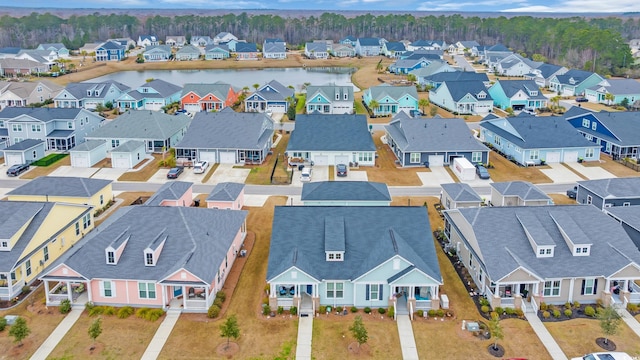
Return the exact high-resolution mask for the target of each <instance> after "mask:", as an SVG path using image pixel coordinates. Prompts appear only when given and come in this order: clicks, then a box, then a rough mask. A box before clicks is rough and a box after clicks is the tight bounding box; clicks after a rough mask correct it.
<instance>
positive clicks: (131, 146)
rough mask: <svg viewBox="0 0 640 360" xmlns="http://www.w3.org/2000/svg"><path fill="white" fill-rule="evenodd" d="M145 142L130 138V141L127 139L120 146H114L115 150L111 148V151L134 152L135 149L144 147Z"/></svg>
mask: <svg viewBox="0 0 640 360" xmlns="http://www.w3.org/2000/svg"><path fill="white" fill-rule="evenodd" d="M144 146H145V145H144V142H143V141H138V140H129V141H125V142H123V143H122V144H120V145H119V146H118V147H116V148H114V149H113V150H111V153H114V152H116V153H128V152H132V151H134V150H138V149H139V148H141V147H144Z"/></svg>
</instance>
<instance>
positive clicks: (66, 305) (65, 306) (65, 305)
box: [58, 299, 71, 314]
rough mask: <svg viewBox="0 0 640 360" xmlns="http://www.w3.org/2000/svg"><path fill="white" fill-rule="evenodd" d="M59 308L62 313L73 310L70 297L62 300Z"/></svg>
mask: <svg viewBox="0 0 640 360" xmlns="http://www.w3.org/2000/svg"><path fill="white" fill-rule="evenodd" d="M58 310H60V314H68V313H69V311H71V301H69V299H64V300H62V301H60V307H59V308H58Z"/></svg>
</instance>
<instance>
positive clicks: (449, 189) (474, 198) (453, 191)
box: [440, 183, 482, 202]
mask: <svg viewBox="0 0 640 360" xmlns="http://www.w3.org/2000/svg"><path fill="white" fill-rule="evenodd" d="M440 186H442V190H444V192H446V193H447V194H449V197H451V199H452V200H453V201H455V202H482V198H481V197H480V195H478V193H477V192H475V190H473V188H472V187H471V186H470V185H469V184H467V183H451V184H441V185H440Z"/></svg>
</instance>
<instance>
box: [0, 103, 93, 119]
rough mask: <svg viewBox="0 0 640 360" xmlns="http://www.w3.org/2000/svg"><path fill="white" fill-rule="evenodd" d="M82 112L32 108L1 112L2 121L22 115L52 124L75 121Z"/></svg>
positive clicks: (18, 108) (75, 109) (8, 109)
mask: <svg viewBox="0 0 640 360" xmlns="http://www.w3.org/2000/svg"><path fill="white" fill-rule="evenodd" d="M81 111H82V109H81V108H73V109H72V108H49V107H43V108H31V107H12V106H9V107H5V108H4V110H2V111H0V119H13V118H16V117H18V116H21V115H28V116H30V117H32V118H34V119H37V120H40V121H43V122H50V121H54V120H65V121H69V120H73V119H75V118H76V116H78V114H79V113H80V112H81Z"/></svg>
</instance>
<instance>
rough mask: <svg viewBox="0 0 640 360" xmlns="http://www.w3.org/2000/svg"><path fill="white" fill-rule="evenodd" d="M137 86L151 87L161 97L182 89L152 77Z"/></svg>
mask: <svg viewBox="0 0 640 360" xmlns="http://www.w3.org/2000/svg"><path fill="white" fill-rule="evenodd" d="M188 46H191V45H188ZM183 49H184V48H183ZM139 88H152V89H153V90H155V91H157V92H158V94H160V96H162V97H169V96H171V95H173V94H175V93H179V92H180V91H181V90H182V87H181V86H178V85H175V84H172V83H169V82H166V81H164V80H161V79H153V80H151V81H149V82H147V83H144V84H143V85H140V86H139ZM143 95H144V96H147V95H153V94H149V93H144V94H143Z"/></svg>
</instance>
